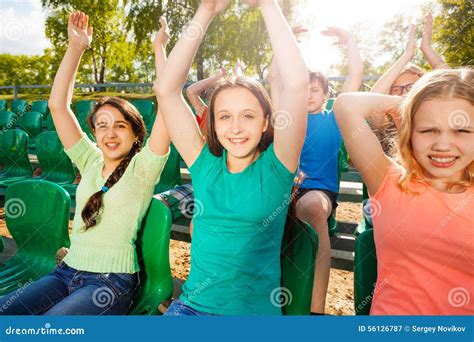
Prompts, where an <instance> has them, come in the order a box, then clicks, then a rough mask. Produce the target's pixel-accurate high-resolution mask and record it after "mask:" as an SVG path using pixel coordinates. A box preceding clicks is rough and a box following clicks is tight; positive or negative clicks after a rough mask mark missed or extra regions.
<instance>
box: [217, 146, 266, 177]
mask: <svg viewBox="0 0 474 342" xmlns="http://www.w3.org/2000/svg"><path fill="white" fill-rule="evenodd" d="M270 147H271V145H270V146H268V148H270ZM268 148H267V150H268ZM265 151H266V150H265ZM265 151H262V152H260V154H259V155H258V158H257V159H255V160H254V161H253V162H251V163H250V164H249V165H247V167H245V169H243V170H242V171H240V172H230V171H229V168H228V167H227V150H226V149H225V148H224V149H223V152H222V162H223V163H224V171H225V173H227V174H229V175H241V174H244V173H245V172H247V170H249V169H250V167H252V166H253V165H254V164H255V163H256V162H257V161H258V160H259V159H260V158H261V157H262V155H263V153H264V152H265Z"/></svg>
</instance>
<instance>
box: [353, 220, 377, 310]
mask: <svg viewBox="0 0 474 342" xmlns="http://www.w3.org/2000/svg"><path fill="white" fill-rule="evenodd" d="M376 281H377V253H376V250H375V242H374V230H373V229H367V230H366V231H364V232H363V233H362V234H360V235H359V236H358V237H357V238H356V242H355V255H354V306H355V312H356V315H368V314H369V313H370V306H371V304H372V297H373V293H374V289H375V283H376Z"/></svg>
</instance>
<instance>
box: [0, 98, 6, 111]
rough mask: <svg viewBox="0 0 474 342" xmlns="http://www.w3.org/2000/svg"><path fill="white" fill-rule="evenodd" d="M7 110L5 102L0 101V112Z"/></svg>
mask: <svg viewBox="0 0 474 342" xmlns="http://www.w3.org/2000/svg"><path fill="white" fill-rule="evenodd" d="M2 110H7V101H5V100H0V111H2Z"/></svg>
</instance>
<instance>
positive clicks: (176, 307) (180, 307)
mask: <svg viewBox="0 0 474 342" xmlns="http://www.w3.org/2000/svg"><path fill="white" fill-rule="evenodd" d="M163 316H217V315H216V314H212V313H209V312H203V311H199V310H196V309H193V308H192V307H190V306H188V305H186V304H184V303H183V302H182V301H181V300H180V299H175V300H173V303H171V305H170V306H169V308H168V310H166V312H165V313H164V314H163Z"/></svg>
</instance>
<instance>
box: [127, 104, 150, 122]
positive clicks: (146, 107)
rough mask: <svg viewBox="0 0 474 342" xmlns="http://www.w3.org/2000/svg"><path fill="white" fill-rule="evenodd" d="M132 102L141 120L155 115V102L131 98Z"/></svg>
mask: <svg viewBox="0 0 474 342" xmlns="http://www.w3.org/2000/svg"><path fill="white" fill-rule="evenodd" d="M132 104H133V105H134V106H135V107H137V109H138V111H139V112H140V114H141V115H142V117H143V120H145V121H146V120H147V119H148V118H150V117H152V116H153V115H155V103H154V102H153V101H150V100H133V101H132Z"/></svg>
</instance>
